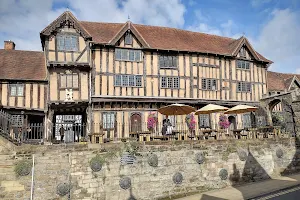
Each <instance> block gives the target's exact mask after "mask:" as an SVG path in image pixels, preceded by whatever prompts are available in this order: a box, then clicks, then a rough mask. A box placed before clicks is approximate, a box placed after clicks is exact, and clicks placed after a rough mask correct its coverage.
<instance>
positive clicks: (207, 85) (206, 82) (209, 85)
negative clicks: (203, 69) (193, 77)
mask: <svg viewBox="0 0 300 200" xmlns="http://www.w3.org/2000/svg"><path fill="white" fill-rule="evenodd" d="M217 81H218V80H217V79H214V78H202V79H201V90H207V91H218V82H217ZM213 83H214V84H213ZM204 85H205V87H204ZM213 86H215V89H213Z"/></svg>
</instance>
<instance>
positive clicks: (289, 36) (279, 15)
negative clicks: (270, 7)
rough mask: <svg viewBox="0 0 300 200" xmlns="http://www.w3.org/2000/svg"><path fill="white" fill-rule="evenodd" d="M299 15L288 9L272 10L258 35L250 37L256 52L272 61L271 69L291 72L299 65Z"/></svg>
mask: <svg viewBox="0 0 300 200" xmlns="http://www.w3.org/2000/svg"><path fill="white" fill-rule="evenodd" d="M299 17H300V15H299V13H297V12H295V11H292V10H290V9H284V10H274V11H273V12H272V14H271V19H270V20H269V21H268V22H267V23H266V24H265V25H264V27H263V28H262V30H261V32H260V34H259V36H258V37H257V38H256V39H253V38H252V39H251V42H252V44H253V46H254V48H255V49H256V50H257V51H258V52H260V53H261V54H263V55H264V56H266V57H267V58H268V59H271V60H272V61H274V64H273V65H272V68H271V69H272V70H276V71H281V72H291V73H293V72H295V70H296V67H299V66H300V65H299V64H298V63H300V57H299V52H300V40H299V33H300V22H299V20H298V19H299ZM297 65H298V66H297Z"/></svg>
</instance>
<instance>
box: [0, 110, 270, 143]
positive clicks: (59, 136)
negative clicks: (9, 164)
mask: <svg viewBox="0 0 300 200" xmlns="http://www.w3.org/2000/svg"><path fill="white" fill-rule="evenodd" d="M251 126H252V125H250V126H247V127H245V126H244V124H242V123H237V124H236V125H235V126H231V127H229V131H227V130H225V129H220V127H219V125H218V124H206V126H200V124H199V123H190V124H187V123H186V122H173V123H172V124H171V122H168V123H166V122H165V123H162V122H159V123H149V122H140V121H132V122H131V123H118V122H115V121H112V122H110V123H94V124H92V125H91V127H90V128H91V132H87V130H88V129H87V128H88V127H87V125H86V124H85V123H74V122H64V123H55V124H54V125H53V127H52V131H51V133H52V135H51V136H50V137H47V141H49V142H52V143H62V142H63V143H73V142H87V141H89V140H90V141H91V142H92V143H102V142H109V141H117V140H126V139H129V138H130V139H135V140H139V141H152V140H188V139H195V138H196V139H205V138H209V137H213V138H215V139H217V136H218V135H229V134H230V133H233V135H245V134H246V135H247V134H249V133H251V132H255V133H262V134H264V137H265V135H266V133H273V132H274V127H267V126H261V127H259V128H256V129H255V128H252V127H251ZM0 131H1V134H2V135H3V134H5V135H6V136H7V137H9V138H11V139H13V140H16V141H18V142H19V143H42V142H43V141H44V140H45V127H44V124H43V123H21V124H20V123H15V122H14V120H13V118H12V117H11V116H10V115H9V114H7V113H5V112H3V111H1V110H0Z"/></svg>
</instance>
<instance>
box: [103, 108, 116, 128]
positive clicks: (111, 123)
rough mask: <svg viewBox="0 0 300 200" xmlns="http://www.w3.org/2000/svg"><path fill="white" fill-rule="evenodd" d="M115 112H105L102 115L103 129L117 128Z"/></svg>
mask: <svg viewBox="0 0 300 200" xmlns="http://www.w3.org/2000/svg"><path fill="white" fill-rule="evenodd" d="M115 117H116V116H115V112H103V113H102V125H103V129H114V128H115V120H116V119H115Z"/></svg>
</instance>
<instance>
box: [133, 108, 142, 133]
mask: <svg viewBox="0 0 300 200" xmlns="http://www.w3.org/2000/svg"><path fill="white" fill-rule="evenodd" d="M130 122H131V123H130V126H131V127H130V131H131V132H138V131H141V130H142V117H141V114H140V113H133V114H132V115H131V117H130Z"/></svg>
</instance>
